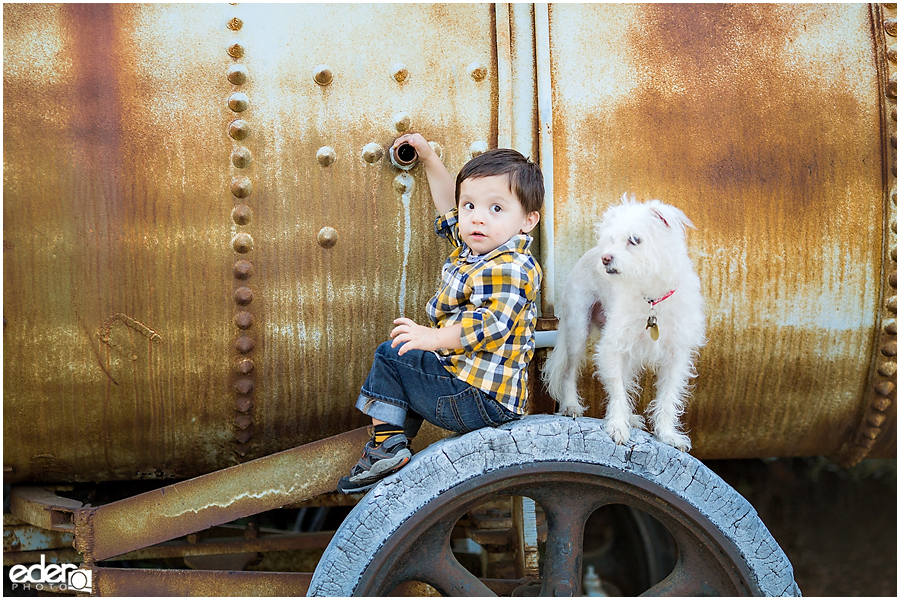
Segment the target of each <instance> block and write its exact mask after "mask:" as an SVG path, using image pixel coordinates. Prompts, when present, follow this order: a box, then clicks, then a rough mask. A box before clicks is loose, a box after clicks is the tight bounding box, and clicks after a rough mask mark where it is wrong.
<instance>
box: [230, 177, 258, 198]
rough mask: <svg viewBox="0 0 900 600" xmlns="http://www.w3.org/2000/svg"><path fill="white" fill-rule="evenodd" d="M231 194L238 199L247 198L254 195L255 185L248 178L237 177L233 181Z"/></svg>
mask: <svg viewBox="0 0 900 600" xmlns="http://www.w3.org/2000/svg"><path fill="white" fill-rule="evenodd" d="M231 193H232V194H234V195H235V196H237V197H238V198H246V197H247V196H249V195H250V194H252V193H253V184H252V183H250V179H249V178H247V177H237V178H235V179H232V180H231Z"/></svg>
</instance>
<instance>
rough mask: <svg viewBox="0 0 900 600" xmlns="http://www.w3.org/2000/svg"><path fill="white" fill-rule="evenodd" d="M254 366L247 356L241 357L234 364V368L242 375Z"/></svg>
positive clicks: (249, 371) (250, 370)
mask: <svg viewBox="0 0 900 600" xmlns="http://www.w3.org/2000/svg"><path fill="white" fill-rule="evenodd" d="M255 366H256V365H254V364H253V361H252V360H250V359H249V358H242V359H240V360H238V361H237V362H236V363H235V364H234V370H235V371H237V372H238V373H240V374H242V375H247V374H249V373H251V372H252V371H253V367H255Z"/></svg>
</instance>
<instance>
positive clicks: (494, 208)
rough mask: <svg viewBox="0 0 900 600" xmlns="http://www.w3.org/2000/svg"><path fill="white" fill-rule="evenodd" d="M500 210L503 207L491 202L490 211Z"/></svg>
mask: <svg viewBox="0 0 900 600" xmlns="http://www.w3.org/2000/svg"><path fill="white" fill-rule="evenodd" d="M501 210H503V207H502V206H500V205H499V204H492V205H491V212H495V213H498V212H500V211H501Z"/></svg>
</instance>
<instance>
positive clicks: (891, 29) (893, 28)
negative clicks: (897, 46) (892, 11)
mask: <svg viewBox="0 0 900 600" xmlns="http://www.w3.org/2000/svg"><path fill="white" fill-rule="evenodd" d="M884 32H885V33H887V34H888V35H889V36H891V37H897V19H895V18H893V17H885V19H884Z"/></svg>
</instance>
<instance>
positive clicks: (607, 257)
mask: <svg viewBox="0 0 900 600" xmlns="http://www.w3.org/2000/svg"><path fill="white" fill-rule="evenodd" d="M600 260H602V261H603V266H604V267H608V266H609V263H611V262H612V261H613V257H612V254H604V255H603V256H601V257H600Z"/></svg>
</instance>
